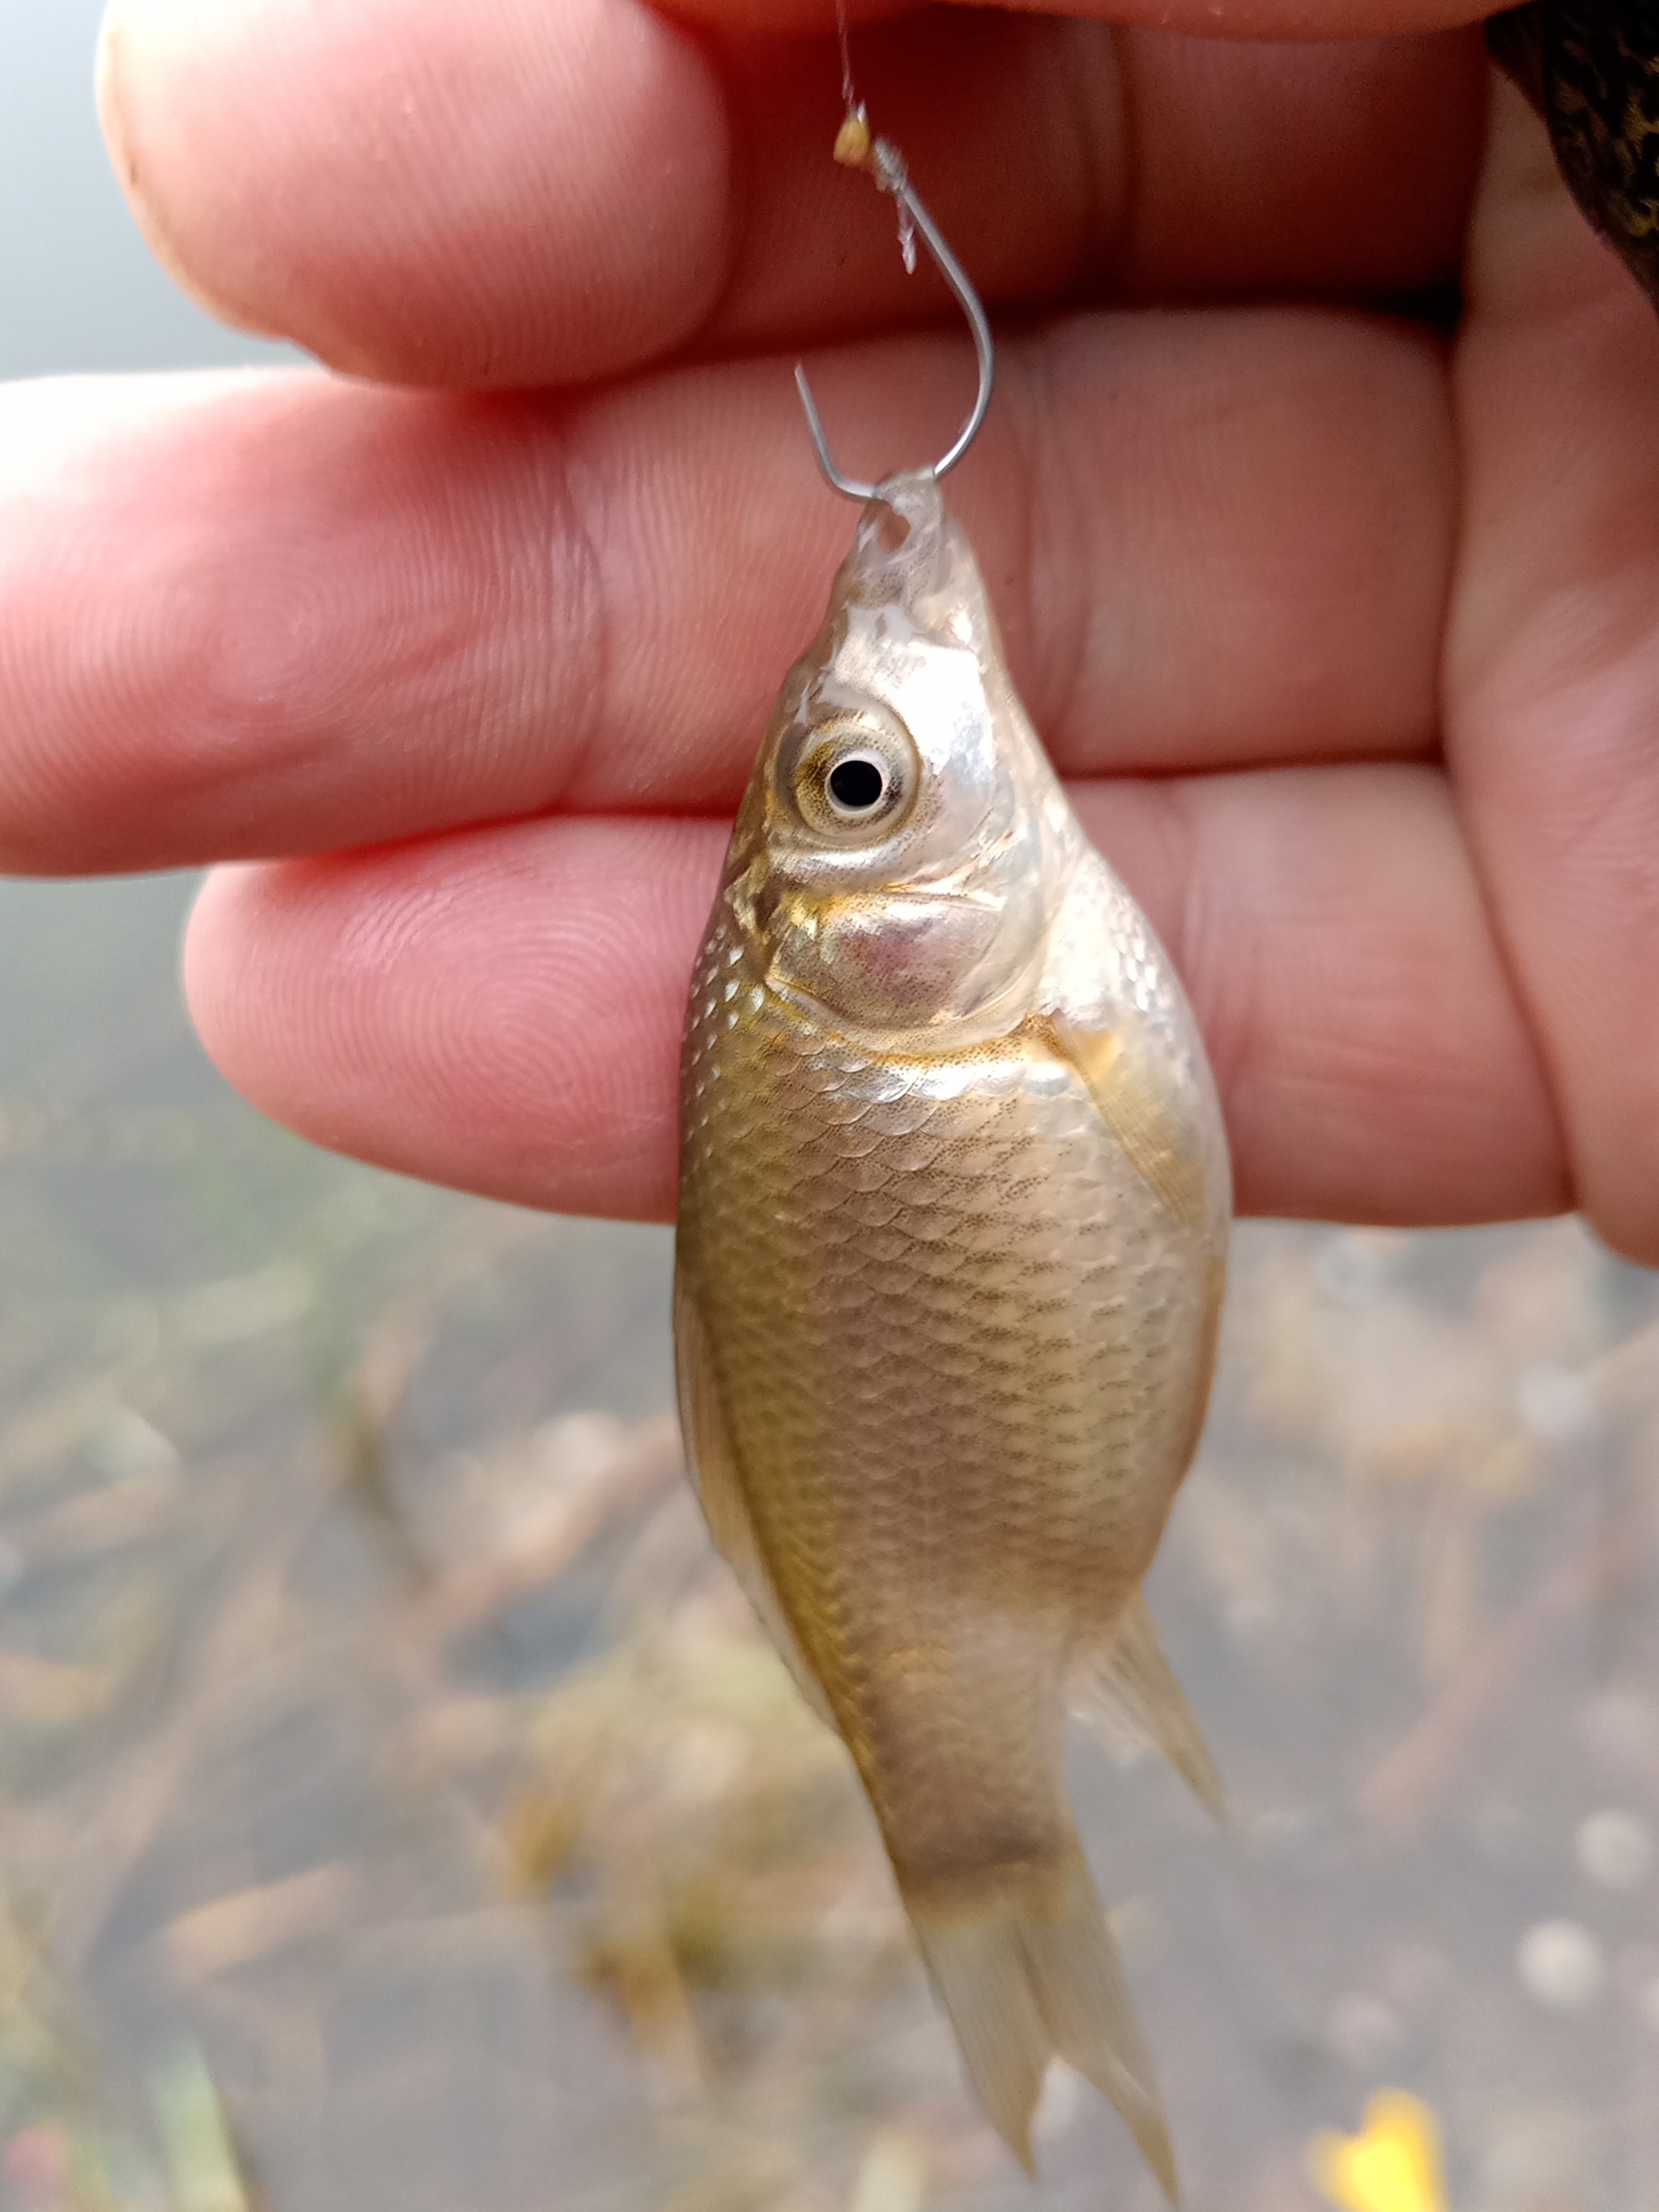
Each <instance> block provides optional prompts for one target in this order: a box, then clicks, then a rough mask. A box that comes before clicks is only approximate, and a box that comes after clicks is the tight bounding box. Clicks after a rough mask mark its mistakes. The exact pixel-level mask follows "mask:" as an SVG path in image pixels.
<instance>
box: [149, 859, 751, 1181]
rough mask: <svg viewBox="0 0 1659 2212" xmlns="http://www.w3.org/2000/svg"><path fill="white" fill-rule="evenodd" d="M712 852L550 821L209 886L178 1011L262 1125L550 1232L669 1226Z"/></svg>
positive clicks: (222, 879) (295, 864)
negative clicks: (619, 1224)
mask: <svg viewBox="0 0 1659 2212" xmlns="http://www.w3.org/2000/svg"><path fill="white" fill-rule="evenodd" d="M725 834H726V833H725V830H724V829H723V827H722V826H721V825H719V824H716V823H659V822H629V821H624V820H611V821H592V820H589V821H584V822H574V821H571V822H561V821H542V822H533V823H522V824H517V825H508V826H505V827H501V828H499V829H481V830H474V831H469V832H465V833H463V834H461V835H459V836H453V837H448V838H439V839H434V840H430V841H428V842H422V843H417V844H410V845H405V846H394V847H388V848H382V849H380V850H379V851H375V852H369V853H358V854H338V855H336V856H334V857H332V858H331V859H327V860H298V861H276V862H259V863H254V864H251V865H245V866H235V867H230V868H222V869H220V870H217V871H216V872H215V873H214V874H213V875H212V876H211V877H210V878H209V880H208V883H207V884H206V886H205V888H204V890H203V891H202V893H201V895H200V896H199V897H198V899H197V903H196V908H195V910H194V912H193V913H192V915H191V919H190V922H189V925H188V928H187V931H186V936H185V954H184V972H185V999H186V1002H187V1004H188V1006H189V1008H190V1012H191V1018H192V1020H193V1021H194V1022H195V1024H196V1027H197V1034H198V1036H200V1038H201V1041H202V1044H203V1047H204V1049H205V1051H206V1052H207V1054H208V1056H209V1058H210V1060H212V1061H213V1063H214V1065H215V1066H216V1067H217V1068H218V1070H219V1072H220V1073H221V1074H222V1075H223V1076H224V1077H225V1079H226V1080H227V1081H228V1082H229V1083H230V1084H231V1085H233V1086H234V1089H236V1090H237V1091H240V1092H241V1094H242V1096H243V1097H245V1098H246V1099H247V1100H248V1101H249V1103H251V1104H252V1105H253V1106H256V1107H257V1108H258V1109H259V1110H260V1111H261V1112H262V1113H264V1114H265V1115H268V1116H269V1117H270V1119H271V1120H272V1121H277V1122H280V1123H281V1124H282V1125H283V1127H286V1128H289V1129H292V1130H294V1131H295V1133H297V1134H298V1135H300V1136H302V1137H306V1138H308V1139H310V1140H311V1141H312V1142H313V1143H315V1144H320V1145H323V1146H327V1147H328V1148H329V1149H330V1150H331V1151H334V1152H344V1153H347V1154H349V1155H350V1156H351V1157H353V1158H358V1159H363V1160H368V1161H370V1162H372V1163H374V1164H375V1165H377V1166H380V1167H386V1168H390V1169H392V1170H396V1171H397V1172H398V1173H401V1174H404V1175H410V1176H420V1177H422V1179H424V1180H426V1181H428V1182H441V1183H449V1184H452V1185H454V1186H456V1187H458V1188H463V1189H468V1190H473V1191H477V1192H480V1193H482V1194H483V1195H484V1196H486V1197H491V1198H500V1199H506V1200H511V1201H512V1202H513V1203H516V1204H520V1205H528V1206H544V1207H547V1208H550V1209H552V1210H554V1211H557V1212H569V1213H599V1214H606V1215H610V1216H612V1217H615V1218H623V1219H635V1220H661V1219H665V1218H668V1217H669V1216H670V1215H671V1213H672V1212H673V1205H674V1185H675V1177H676V1170H677V1158H678V1139H677V1135H676V1123H677V1107H678V1064H679V1036H680V1029H681V1024H682V1020H683V1016H684V1003H685V994H686V990H687V987H688V982H689V978H690V968H691V963H692V958H693V956H694V954H695V952H696V941H697V936H698V933H699V931H700V930H701V928H702V921H703V917H704V915H705V914H706V912H707V908H708V899H709V897H710V896H711V895H712V887H713V878H714V874H715V872H717V870H718V866H719V854H720V850H721V849H722V848H723V846H724V844H725Z"/></svg>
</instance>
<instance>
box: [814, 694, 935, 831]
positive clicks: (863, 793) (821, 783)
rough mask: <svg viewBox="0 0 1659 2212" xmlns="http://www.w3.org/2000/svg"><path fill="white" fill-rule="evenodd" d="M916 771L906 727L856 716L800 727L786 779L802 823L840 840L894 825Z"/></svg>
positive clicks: (905, 805) (906, 804)
mask: <svg viewBox="0 0 1659 2212" xmlns="http://www.w3.org/2000/svg"><path fill="white" fill-rule="evenodd" d="M920 774H921V763H920V762H919V761H918V760H917V758H916V750H915V745H914V744H912V742H911V740H910V738H909V736H908V732H905V731H903V730H902V729H901V728H900V727H899V726H897V724H896V723H895V724H894V726H893V727H892V728H890V729H889V728H887V727H886V726H884V720H882V721H877V720H874V719H873V718H870V719H866V718H865V717H863V716H860V717H859V718H858V719H857V720H853V719H850V718H849V719H848V720H838V721H835V722H831V723H829V725H827V726H820V727H818V728H817V729H815V730H811V731H808V732H805V742H804V744H803V745H802V749H801V751H800V755H799V758H798V760H797V762H796V763H795V766H794V769H793V775H791V776H790V778H789V782H790V786H791V787H792V789H793V797H794V801H795V805H796V806H797V808H798V809H799V813H800V816H801V818H802V820H803V821H804V822H805V823H806V826H807V828H808V829H816V830H817V832H818V834H819V835H820V836H830V837H834V838H836V839H837V840H838V841H844V840H845V839H846V838H847V837H848V835H849V833H850V834H851V835H852V836H854V837H855V838H856V837H859V836H860V833H862V834H863V835H865V836H868V835H871V834H872V833H874V832H877V831H881V832H883V833H885V832H886V831H888V830H890V829H894V828H896V825H897V823H898V822H899V820H900V819H901V818H902V817H903V816H904V815H905V814H908V811H909V810H910V805H911V802H912V800H913V799H915V793H916V785H917V782H918V781H919V779H920Z"/></svg>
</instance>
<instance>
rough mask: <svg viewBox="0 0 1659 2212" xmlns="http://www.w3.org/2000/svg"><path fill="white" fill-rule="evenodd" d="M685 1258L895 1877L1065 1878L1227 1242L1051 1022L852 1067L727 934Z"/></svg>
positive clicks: (760, 1534) (1202, 1354)
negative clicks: (1111, 1112) (1105, 1688)
mask: <svg viewBox="0 0 1659 2212" xmlns="http://www.w3.org/2000/svg"><path fill="white" fill-rule="evenodd" d="M682 1174H683V1195H682V1212H681V1231H680V1236H681V1244H680V1264H681V1267H682V1271H683V1275H684V1279H685V1280H686V1282H687V1285H688V1287H689V1290H690V1295H691V1296H692V1297H694V1299H695V1301H696V1306H697V1308H698V1310H699V1313H700V1315H701V1318H702V1327H703V1328H704V1330H705V1332H706V1339H707V1344H708V1358H709V1363H710V1364H711V1366H712V1370H713V1375H714V1383H715V1387H716V1389H717V1392H718V1395H719V1399H720V1409H721V1413H722V1416H723V1419H724V1422H725V1425H726V1433H727V1436H728V1437H729V1443H730V1447H731V1455H732V1462H733V1465H734V1468H735V1470H736V1474H737V1479H738V1481H739V1483H740V1485H741V1488H742V1491H743V1493H744V1504H745V1505H746V1508H747V1512H748V1515H749V1517H750V1522H751V1524H752V1528H753V1532H754V1536H755V1539H756V1543H757V1550H758V1552H759V1554H760V1557H761V1561H762V1563H763V1567H764V1570H765V1571H766V1573H767V1575H768V1576H769V1579H770V1582H771V1584H772V1586H773V1589H774V1590H775V1594H776V1597H777V1600H778V1602H779V1606H780V1608H781V1612H782V1613H783V1615H784V1617H785V1619H786V1620H787V1625H788V1627H789V1628H790V1630H791V1631H792V1632H793V1636H794V1638H795V1640H796V1642H797V1644H799V1650H800V1653H801V1655H802V1656H803V1657H804V1658H805V1662H806V1665H807V1666H808V1668H810V1669H811V1673H812V1674H813V1675H815V1676H816V1678H817V1680H818V1681H819V1683H821V1685H822V1686H823V1691H824V1692H825V1693H826V1695H827V1698H828V1700H829V1705H830V1707H831V1709H832V1711H833V1713H834V1716H835V1718H836V1723H837V1724H838V1726H839V1727H840V1729H841V1731H842V1735H844V1736H845V1738H846V1740H847V1741H848V1745H849V1747H850V1748H851V1750H852V1752H853V1754H854V1758H855V1759H856V1761H857V1763H858V1765H859V1768H860V1772H861V1774H862V1777H863V1778H864V1781H865V1784H866V1788H867V1789H868V1790H869V1794H870V1796H871V1799H872V1803H873V1805H874V1807H875V1810H876V1813H877V1816H878V1820H879V1821H880V1823H881V1826H882V1830H883V1832H884V1838H885V1839H886V1842H887V1844H888V1847H889V1850H890V1852H891V1855H892V1857H893V1859H894V1862H895V1865H896V1870H897V1871H898V1873H899V1875H900V1878H901V1881H903V1882H904V1883H905V1884H906V1885H907V1887H908V1886H909V1885H912V1884H917V1883H921V1884H931V1885H938V1884H939V1883H941V1882H943V1883H947V1884H948V1883H951V1882H955V1881H965V1880H969V1879H970V1878H972V1877H975V1876H977V1875H994V1874H995V1873H996V1872H997V1870H999V1869H1007V1870H1011V1871H1012V1869H1016V1868H1023V1869H1030V1870H1033V1871H1035V1870H1036V1869H1039V1868H1041V1867H1042V1866H1045V1865H1051V1866H1058V1865H1060V1864H1061V1863H1068V1861H1069V1856H1070V1855H1071V1854H1072V1853H1073V1851H1074V1849H1075V1844H1074V1838H1073V1830H1072V1824H1071V1817H1070V1814H1069V1811H1068V1809H1067V1808H1066V1802H1065V1796H1064V1790H1063V1786H1062V1783H1061V1768H1060V1732H1061V1728H1062V1723H1063V1711H1064V1685H1065V1677H1066V1674H1067V1672H1068V1670H1069V1669H1070V1668H1072V1667H1073V1666H1074V1665H1076V1664H1078V1663H1080V1662H1086V1658H1087V1656H1088V1654H1089V1653H1090V1652H1091V1650H1093V1651H1098V1650H1101V1649H1102V1648H1103V1645H1104V1644H1105V1642H1106V1640H1107V1638H1108V1637H1109V1632H1110V1630H1111V1629H1112V1627H1113V1626H1114V1623H1115V1620H1116V1618H1117V1616H1118V1614H1119V1613H1120V1611H1121V1608H1122V1607H1123V1605H1124V1604H1125V1602H1126V1601H1127V1599H1128V1598H1129V1597H1130V1596H1131V1595H1133V1592H1134V1591H1135V1589H1136V1588H1137V1586H1138V1584H1139V1580H1140V1577H1141V1576H1142V1574H1143V1572H1144V1571H1145V1570H1146V1565H1147V1564H1148V1562H1149V1561H1150V1559H1151V1558H1152V1553H1153V1551H1154V1549H1155V1547H1156V1545H1157V1542H1158V1536H1159V1534H1160V1532H1161V1530H1162V1528H1163V1525H1164V1518H1165V1516H1166V1514H1167V1512H1168V1510H1169V1506H1170V1500H1171V1498H1172V1497H1173V1494H1174V1492H1175V1489H1176V1486H1177V1484H1178V1483H1179V1481H1180V1479H1181V1476H1182V1473H1183V1472H1184V1470H1185V1466H1186V1462H1187V1460H1188V1456H1189V1455H1190V1450H1191V1446H1192V1442H1193V1436H1194V1426H1195V1407H1196V1406H1198V1405H1199V1404H1200V1403H1201V1400H1202V1395H1203V1389H1204V1383H1205V1380H1206V1370H1207V1364H1208V1359H1209V1353H1210V1344H1209V1329H1210V1324H1211V1319H1212V1306H1213V1296H1214V1290H1215V1281H1214V1268H1215V1265H1216V1262H1215V1260H1214V1256H1213V1240H1212V1238H1211V1237H1206V1234H1205V1232H1204V1231H1202V1230H1201V1229H1200V1227H1199V1226H1198V1225H1192V1224H1184V1225H1183V1224H1182V1223H1181V1222H1180V1221H1178V1220H1176V1218H1173V1216H1172V1215H1171V1213H1170V1211H1169V1209H1168V1207H1167V1206H1166V1204H1165V1201H1164V1200H1163V1199H1162V1198H1160V1196H1159V1195H1158V1193H1157V1191H1156V1190H1155V1189H1154V1188H1153V1187H1152V1184H1151V1183H1150V1182H1148V1181H1147V1180H1146V1179H1145V1177H1144V1176H1142V1174H1141V1173H1140V1172H1139V1171H1138V1170H1137V1168H1136V1167H1135V1165H1134V1164H1133V1163H1132V1161H1131V1160H1130V1158H1129V1157H1128V1156H1127V1153H1126V1152H1124V1151H1123V1149H1122V1148H1121V1146H1120V1145H1119V1143H1118V1141H1117V1139H1116V1138H1115V1136H1114V1135H1113V1133H1112V1132H1111V1130H1110V1129H1109V1127H1108V1126H1107V1123H1106V1121H1104V1120H1103V1116H1102V1115H1101V1113H1100V1111H1099V1110H1098V1109H1097V1104H1096V1103H1095V1100H1094V1098H1093V1097H1091V1093H1090V1091H1089V1090H1088V1088H1087V1087H1086V1086H1085V1083H1084V1081H1083V1080H1082V1079H1081V1077H1080V1076H1079V1073H1078V1072H1077V1071H1076V1069H1075V1068H1074V1067H1073V1066H1072V1065H1071V1064H1070V1063H1069V1062H1068V1061H1067V1060H1066V1059H1065V1058H1063V1057H1062V1056H1061V1055H1060V1054H1059V1053H1058V1052H1057V1051H1056V1050H1055V1049H1054V1048H1053V1046H1052V1044H1051V1042H1048V1041H1047V1040H1046V1039H1045V1037H1044V1036H1043V1034H1042V1030H1041V1026H1040V1025H1036V1026H1034V1025H1031V1024H1023V1025H1022V1026H1021V1027H1020V1028H1018V1029H1017V1030H1014V1031H1013V1032H1012V1034H1011V1035H1009V1036H1006V1037H1003V1038H1000V1039H997V1040H994V1041H993V1042H990V1043H987V1044H984V1045H981V1046H978V1047H975V1048H973V1049H972V1050H969V1051H965V1052H957V1053H948V1052H947V1053H943V1054H939V1055H938V1056H934V1057H928V1056H922V1055H919V1056H914V1057H912V1056H901V1055H897V1054H884V1053H881V1052H878V1051H875V1050H864V1049H860V1048H858V1047H856V1046H854V1045H853V1044H850V1043H849V1042H847V1040H846V1039H845V1038H843V1037H842V1036H838V1035H837V1034H836V1032H835V1031H834V1030H832V1029H830V1028H829V1027H827V1026H818V1025H816V1024H814V1023H813V1022H812V1021H811V1019H809V1018H806V1017H805V1015H804V1014H803V1012H801V1010H800V1009H799V1006H796V1005H795V1004H793V1003H792V1002H787V1001H785V1000H781V999H780V998H778V997H777V996H775V995H774V994H772V993H771V992H769V990H768V989H767V988H766V987H765V986H764V984H763V981H761V980H760V979H759V977H758V976H757V974H756V972H755V971H754V969H752V967H751V966H750V963H749V961H748V959H747V958H746V957H745V955H744V951H743V948H742V946H741V945H740V944H739V943H738V941H737V940H736V939H735V936H734V935H732V934H729V933H726V932H723V931H720V930H716V931H715V932H714V934H713V935H712V936H711V939H710V940H709V942H708V945H707V946H706V948H705V951H704V954H703V957H702V963H701V965H700V968H699V971H698V975H697V979H696V984H695V986H694V989H693V994H692V1001H691V1012H690V1027H689V1031H688V1042H687V1053H686V1063H685V1100H684V1162H683V1170H682Z"/></svg>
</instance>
